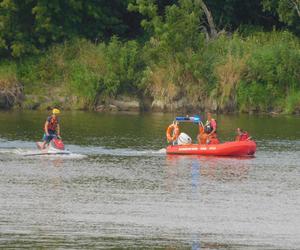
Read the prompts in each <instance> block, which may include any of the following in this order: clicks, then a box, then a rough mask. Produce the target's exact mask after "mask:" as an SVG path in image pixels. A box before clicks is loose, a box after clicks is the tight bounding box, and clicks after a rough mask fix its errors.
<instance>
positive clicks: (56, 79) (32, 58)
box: [0, 1, 300, 113]
mask: <svg viewBox="0 0 300 250" xmlns="http://www.w3.org/2000/svg"><path fill="white" fill-rule="evenodd" d="M183 2H184V1H183ZM132 8H133V9H134V6H133V7H132ZM199 11H200V10H199ZM164 15H165V17H164V18H163V19H159V18H157V16H155V15H152V16H151V18H148V19H147V20H148V21H147V22H144V26H145V27H144V28H148V30H150V32H149V33H148V36H144V37H143V39H131V40H130V39H120V38H118V37H116V36H113V37H111V38H110V39H109V40H107V41H105V42H104V41H103V42H99V41H93V42H91V40H88V39H86V38H79V37H73V38H72V39H68V40H66V41H64V42H61V43H53V44H52V45H50V46H49V47H47V49H44V50H40V51H39V52H37V53H32V54H31V53H29V54H28V53H27V54H26V55H22V56H19V57H7V58H6V59H3V58H2V59H0V107H1V108H15V109H47V108H49V107H53V106H57V107H60V108H63V109H70V110H74V109H79V110H97V111H160V112H174V111H177V112H189V111H194V110H205V109H211V110H214V111H217V112H251V113H252V112H276V113H299V112H300V39H299V37H298V36H297V35H295V34H294V33H292V32H291V31H287V30H275V29H274V30H273V31H268V32H267V31H262V30H261V29H259V28H257V27H256V28H253V27H245V28H244V29H242V27H240V28H239V29H237V30H236V31H235V32H233V33H228V32H220V33H219V34H218V35H216V36H214V37H207V33H205V32H202V31H200V30H199V27H201V25H202V19H201V18H199V16H197V11H196V10H195V8H194V7H193V8H190V7H189V6H183V4H179V5H173V6H171V7H169V8H166V10H165V13H164ZM179 20H180V21H179ZM144 21H145V20H144Z"/></svg>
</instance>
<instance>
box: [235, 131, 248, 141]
mask: <svg viewBox="0 0 300 250" xmlns="http://www.w3.org/2000/svg"><path fill="white" fill-rule="evenodd" d="M236 133H237V136H236V137H235V140H236V141H247V140H249V139H250V136H249V134H248V132H247V131H244V130H243V129H241V128H237V129H236Z"/></svg>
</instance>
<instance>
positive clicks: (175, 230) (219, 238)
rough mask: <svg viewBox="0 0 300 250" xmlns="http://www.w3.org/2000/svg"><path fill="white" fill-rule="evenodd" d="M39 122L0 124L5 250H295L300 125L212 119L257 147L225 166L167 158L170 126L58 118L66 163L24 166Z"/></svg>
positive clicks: (1, 119)
mask: <svg viewBox="0 0 300 250" xmlns="http://www.w3.org/2000/svg"><path fill="white" fill-rule="evenodd" d="M46 116H47V113H46V112H29V111H28V112H16V111H14V112H1V113H0V248H30V249H32V248H35V249H36V248H52V249H53V248H59V249H64V248H72V249H82V248H85V249H86V248H104V249H107V248H114V249H116V248H134V249H145V248H151V249H153V248H155V249H182V248H183V249H300V160H299V159H300V129H299V128H300V117H290V116H278V117H271V116H262V115H261V116H253V115H252V116H248V115H239V116H237V115H231V116H229V115H227V116H221V115H219V116H217V121H218V124H219V137H220V138H221V140H222V141H226V140H230V139H232V138H233V137H234V130H235V128H237V127H242V128H244V129H246V130H248V131H249V132H250V133H251V135H252V137H253V138H254V139H255V140H256V142H257V145H258V149H257V153H256V155H255V157H254V158H224V157H223V158H220V157H203V156H202V157H201V156H167V155H166V154H165V150H164V148H165V146H166V139H165V129H166V127H167V126H168V125H169V123H170V122H171V121H172V119H173V118H174V116H173V115H172V114H99V113H92V112H63V114H62V116H61V127H62V136H63V139H64V142H65V144H66V147H67V148H68V150H70V151H71V152H72V154H71V155H66V156H28V153H32V152H37V150H36V149H35V143H34V142H35V141H38V140H40V138H41V136H42V127H43V123H44V120H45V118H46ZM182 130H183V131H185V132H187V133H188V134H190V135H191V136H192V137H193V138H196V132H197V129H196V126H195V125H192V124H185V125H184V126H183V127H182Z"/></svg>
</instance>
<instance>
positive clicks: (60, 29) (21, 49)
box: [0, 0, 139, 57]
mask: <svg viewBox="0 0 300 250" xmlns="http://www.w3.org/2000/svg"><path fill="white" fill-rule="evenodd" d="M128 2H129V0H111V1H105V0H85V1H83V0H51V1H49V0H0V54H2V55H12V56H14V57H20V56H22V55H24V54H32V53H34V52H37V51H39V50H41V49H44V48H46V47H47V46H49V45H51V44H52V43H57V42H62V41H64V40H69V39H72V38H73V37H85V38H88V39H90V40H92V41H99V40H100V41H101V40H108V39H110V37H111V36H113V35H118V36H121V37H122V36H123V37H127V36H129V35H131V36H132V35H135V34H136V33H138V31H133V29H131V28H130V27H134V29H137V27H138V22H139V19H138V17H137V15H136V14H133V13H128V11H127V5H128Z"/></svg>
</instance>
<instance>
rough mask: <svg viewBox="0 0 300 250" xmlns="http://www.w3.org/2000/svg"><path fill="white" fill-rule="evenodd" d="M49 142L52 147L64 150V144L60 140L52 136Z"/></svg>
mask: <svg viewBox="0 0 300 250" xmlns="http://www.w3.org/2000/svg"><path fill="white" fill-rule="evenodd" d="M50 144H51V146H52V147H54V148H56V149H59V150H65V145H64V143H63V141H62V140H60V139H57V138H54V139H52V140H51V141H50Z"/></svg>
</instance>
